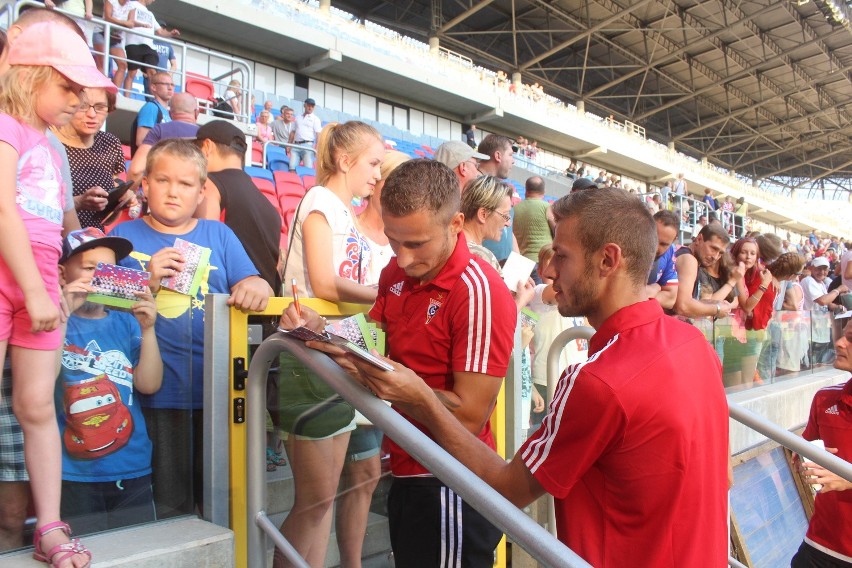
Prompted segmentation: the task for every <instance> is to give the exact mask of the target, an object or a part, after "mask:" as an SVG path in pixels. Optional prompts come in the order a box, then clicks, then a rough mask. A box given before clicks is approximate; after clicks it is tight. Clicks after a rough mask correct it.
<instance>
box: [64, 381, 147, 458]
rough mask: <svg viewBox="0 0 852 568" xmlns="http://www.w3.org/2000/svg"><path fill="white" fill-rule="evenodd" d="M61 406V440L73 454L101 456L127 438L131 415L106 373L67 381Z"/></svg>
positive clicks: (82, 456)
mask: <svg viewBox="0 0 852 568" xmlns="http://www.w3.org/2000/svg"><path fill="white" fill-rule="evenodd" d="M64 406H65V433H64V435H63V442H64V444H65V449H66V450H67V451H68V455H70V456H71V457H72V458H75V459H84V460H91V459H96V458H101V457H103V456H106V455H109V454H112V453H114V452H116V451H118V450H120V449H121V448H123V447H124V446H125V445H127V442H128V441H129V440H130V435H131V434H132V433H133V418H132V417H131V416H130V410H129V409H128V408H127V407H126V406H125V405H124V403H123V402H122V401H121V395H120V394H119V392H118V387H116V386H115V384H113V382H112V381H110V380H109V378H107V376H106V375H104V374H101V375H98V376H97V377H94V378H91V379H87V380H84V381H80V382H77V383H70V384H66V385H65V397H64Z"/></svg>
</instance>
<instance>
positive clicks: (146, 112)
mask: <svg viewBox="0 0 852 568" xmlns="http://www.w3.org/2000/svg"><path fill="white" fill-rule="evenodd" d="M151 94H152V95H153V96H154V100H151V101H148V102H146V103H145V104H144V105H142V108H141V109H139V114H137V115H136V118H135V119H133V124H131V125H130V151H131V153H134V154H135V153H136V149H137V148H139V146H141V145H142V142H143V141H144V140H145V136H147V135H148V132H149V131H150V130H151V129H152V128H154V127H155V126H156V125H158V124H160V123H161V122H171V120H172V119H171V117H170V116H169V102H171V100H172V97H173V96H174V94H175V82H174V80H173V79H172V74H171V73H169V72H167V71H158V72H157V73H155V74H154V76H153V77H152V78H151Z"/></svg>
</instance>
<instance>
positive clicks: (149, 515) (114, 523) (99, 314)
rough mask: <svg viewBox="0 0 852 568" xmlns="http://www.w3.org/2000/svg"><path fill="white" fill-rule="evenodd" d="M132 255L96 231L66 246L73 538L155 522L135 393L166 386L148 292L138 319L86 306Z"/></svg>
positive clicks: (65, 354)
mask: <svg viewBox="0 0 852 568" xmlns="http://www.w3.org/2000/svg"><path fill="white" fill-rule="evenodd" d="M132 250H133V245H131V243H130V241H128V240H127V239H123V238H121V237H108V236H106V235H104V234H103V232H101V231H100V230H99V229H96V228H94V227H89V228H87V229H82V230H79V231H73V232H71V233H70V234H69V235H68V236H67V237H66V238H65V239H64V241H63V247H62V258H61V261H60V262H61V264H60V280H61V281H62V282H63V294H64V296H65V300H66V302H67V304H68V306H69V307H70V308H71V309H72V310H73V312H72V314H71V316H70V317H69V318H68V324H67V331H66V334H65V341H64V344H63V347H62V366H61V368H60V372H59V380H58V381H57V383H56V389H57V392H56V401H57V405H56V406H57V409H56V414H57V418H58V421H59V430H60V433H61V436H62V516H63V518H66V519H68V521H70V524H71V526H72V527H73V528H74V530H75V532H78V533H80V532H82V533H88V532H95V531H103V530H106V529H114V528H118V527H122V526H127V525H130V524H135V523H142V522H147V521H153V520H155V518H156V516H155V514H154V496H153V491H152V487H151V440H150V439H149V438H148V431H147V429H146V427H145V419H144V417H143V415H142V408H141V405H140V404H139V397H138V396H137V393H143V394H153V393H155V392H157V391H158V390H159V389H160V384H161V383H162V380H163V362H162V359H161V358H160V349H159V346H158V343H157V336H156V334H155V333H154V322H155V321H156V318H157V307H156V304H155V303H154V298H153V296H152V295H151V293H150V291H148V290H147V289H146V290H145V292H140V293H137V295H138V296H139V301H138V302H136V303H135V304H134V305H133V306H132V308H131V313H126V312H121V311H115V310H112V309H108V308H107V307H106V306H104V305H103V304H96V303H93V302H87V301H86V297H87V295H88V293H90V292H92V291H93V288H92V287H91V282H92V276H93V274H94V272H95V270H96V269H97V266H98V264H99V263H104V264H115V263H116V262H118V261H119V260H121V259H123V258H125V257H126V256H127V255H128V254H130V252H131V251H132Z"/></svg>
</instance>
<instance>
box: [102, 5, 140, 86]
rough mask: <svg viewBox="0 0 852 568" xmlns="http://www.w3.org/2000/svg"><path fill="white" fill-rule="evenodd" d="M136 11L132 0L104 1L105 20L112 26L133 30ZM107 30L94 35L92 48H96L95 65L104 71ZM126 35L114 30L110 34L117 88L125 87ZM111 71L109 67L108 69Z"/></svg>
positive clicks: (114, 80) (113, 79) (110, 47)
mask: <svg viewBox="0 0 852 568" xmlns="http://www.w3.org/2000/svg"><path fill="white" fill-rule="evenodd" d="M134 15H135V9H134V6H133V2H132V1H131V0H105V1H104V13H103V17H104V20H106V21H107V22H109V23H110V24H115V25H119V26H124V27H126V28H132V27H133V26H134V24H135V21H134ZM105 33H106V30H105V29H101V30H100V31H97V32H95V33H94V34H92V47H93V48H94V52H95V53H94V55H95V63H96V64H97V66H98V69H104V54H105V53H106V45H107V38H106V37H105V35H104V34H105ZM124 35H125V32H124V31H123V30H119V29H117V28H112V29H111V31H110V34H109V54H110V55H112V56H113V59H112V61H111V62H110V63H114V64H115V73H113V76H112V82H113V83H115V86H116V87H118V88H121V87H123V86H124V75H125V74H126V73H127V61H126V58H127V54H126V53H125V52H124ZM106 69H107V70H109V67H107V68H106Z"/></svg>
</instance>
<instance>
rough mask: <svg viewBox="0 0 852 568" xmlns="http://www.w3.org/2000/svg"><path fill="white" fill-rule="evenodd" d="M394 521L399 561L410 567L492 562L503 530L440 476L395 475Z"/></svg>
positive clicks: (475, 567)
mask: <svg viewBox="0 0 852 568" xmlns="http://www.w3.org/2000/svg"><path fill="white" fill-rule="evenodd" d="M462 520H463V522H462ZM388 523H389V525H390V526H389V531H390V539H391V548H392V549H393V557H394V562H395V563H396V565H397V566H405V567H410V568H433V567H438V566H462V567H464V568H491V567H492V566H493V565H494V549H495V548H496V547H497V544H498V543H499V542H500V538H501V537H502V536H503V533H502V532H501V531H500V529H498V528H497V527H495V526H494V525H492V524H491V523H490V522H488V520H486V519H485V517H483V516H482V515H480V514H479V513H478V512H477V511H476V510H474V508H473V507H471V506H470V505H468V504H467V503H465V502H464V501H462V498H461V497H459V496H458V495H457V494H456V492H455V491H453V490H452V489H450V488H449V487H447V486H446V485H444V484H443V483H441V481H440V480H439V479H437V478H434V477H403V478H399V477H397V478H394V480H393V484H392V485H391V488H390V493H389V494H388Z"/></svg>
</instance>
